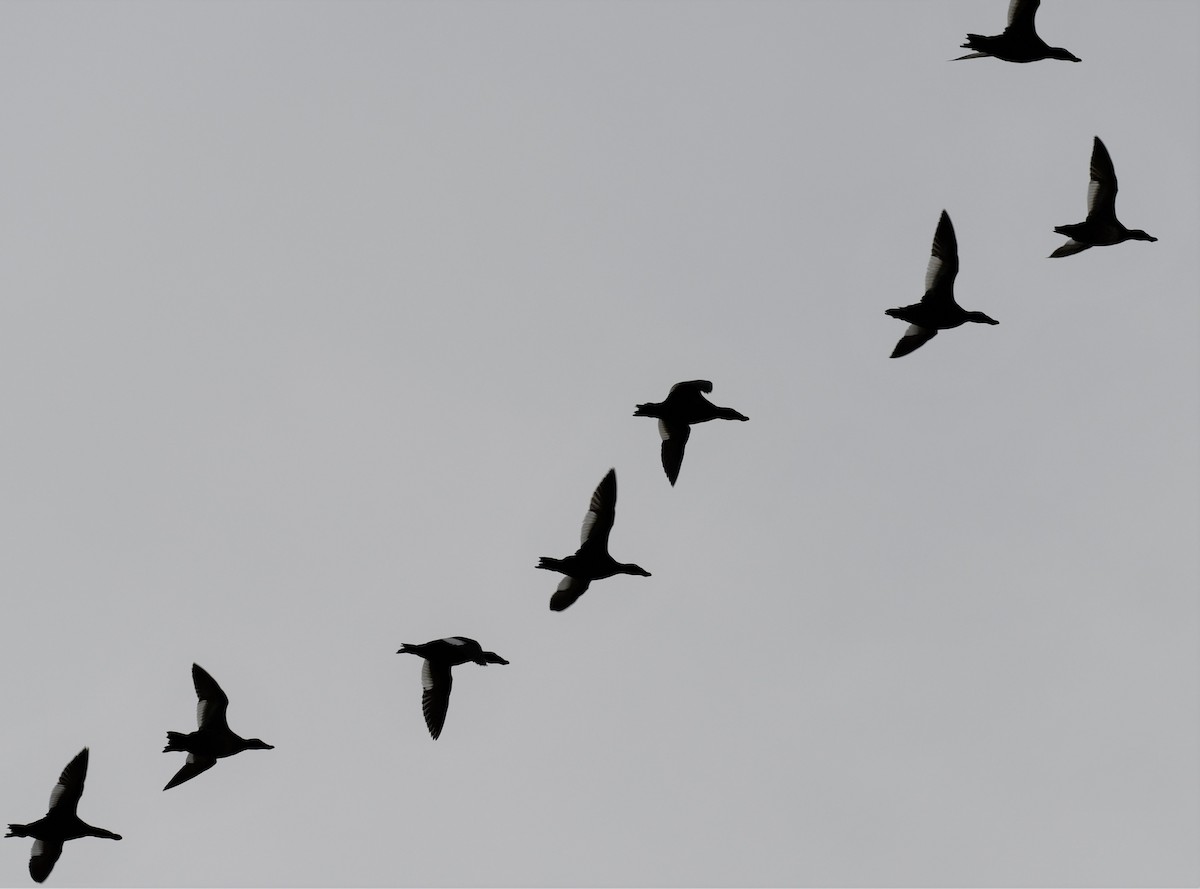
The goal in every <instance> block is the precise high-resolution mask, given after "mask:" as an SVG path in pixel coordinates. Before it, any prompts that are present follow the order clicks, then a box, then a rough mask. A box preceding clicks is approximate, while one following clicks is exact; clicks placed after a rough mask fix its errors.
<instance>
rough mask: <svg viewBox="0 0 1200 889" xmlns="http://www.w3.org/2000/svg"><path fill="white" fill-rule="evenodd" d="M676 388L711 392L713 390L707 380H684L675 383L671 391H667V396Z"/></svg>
mask: <svg viewBox="0 0 1200 889" xmlns="http://www.w3.org/2000/svg"><path fill="white" fill-rule="evenodd" d="M676 389H685V390H686V389H692V390H693V391H697V392H711V391H712V390H713V385H712V382H711V381H709V380H684V381H683V382H682V383H676V384H675V385H674V386H672V387H671V391H670V392H668V393H667V397H668V398H670V397H671V394H672V393H673V392H674V391H675V390H676Z"/></svg>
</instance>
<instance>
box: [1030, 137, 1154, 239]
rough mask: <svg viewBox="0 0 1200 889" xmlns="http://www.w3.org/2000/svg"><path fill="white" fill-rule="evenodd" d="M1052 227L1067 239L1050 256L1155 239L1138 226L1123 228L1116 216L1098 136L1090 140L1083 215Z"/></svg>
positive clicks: (1109, 166)
mask: <svg viewBox="0 0 1200 889" xmlns="http://www.w3.org/2000/svg"><path fill="white" fill-rule="evenodd" d="M1054 230H1055V231H1056V232H1058V233H1059V234H1060V235H1066V236H1067V237H1068V238H1070V240H1069V241H1067V243H1065V244H1063V245H1062V246H1061V247H1059V248H1058V249H1057V250H1055V251H1054V252H1053V253H1051V254H1050V258H1051V259H1054V258H1057V257H1059V256H1070V255H1071V254H1073V253H1082V252H1083V251H1084V250H1086V249H1088V248H1089V247H1109V246H1112V245H1113V244H1120V243H1121V242H1122V241H1157V240H1158V238H1156V237H1153V236H1152V235H1148V234H1146V233H1145V232H1144V231H1142V230H1141V229H1140V228H1133V229H1130V228H1126V227H1125V226H1123V225H1122V224H1121V223H1120V222H1119V221H1118V220H1117V174H1116V172H1115V171H1114V170H1113V162H1112V158H1111V157H1109V156H1108V149H1107V148H1105V147H1104V143H1103V142H1101V141H1100V137H1099V136H1096V137H1094V139H1093V141H1092V165H1091V174H1090V181H1089V182H1088V211H1087V218H1086V219H1084V220H1083V222H1076V223H1075V224H1074V225H1057V226H1055V227H1054Z"/></svg>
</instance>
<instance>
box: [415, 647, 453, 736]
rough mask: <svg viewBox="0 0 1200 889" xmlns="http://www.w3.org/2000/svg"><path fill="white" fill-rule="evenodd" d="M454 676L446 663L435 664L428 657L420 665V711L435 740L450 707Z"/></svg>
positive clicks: (439, 733)
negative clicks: (421, 689)
mask: <svg viewBox="0 0 1200 889" xmlns="http://www.w3.org/2000/svg"><path fill="white" fill-rule="evenodd" d="M453 685H454V677H453V676H451V675H450V667H449V666H447V665H446V664H442V663H438V664H435V663H434V662H433V661H431V660H429V659H428V658H426V659H425V663H424V664H423V665H422V666H421V687H422V688H423V689H424V691H422V692H421V712H422V713H423V714H425V727H426V728H427V729H429V735H430V737H432V738H433V739H434V740H435V741H436V740H437V739H438V736H439V735H441V733H442V726H443V725H445V724H446V711H447V710H449V709H450V688H451V686H453Z"/></svg>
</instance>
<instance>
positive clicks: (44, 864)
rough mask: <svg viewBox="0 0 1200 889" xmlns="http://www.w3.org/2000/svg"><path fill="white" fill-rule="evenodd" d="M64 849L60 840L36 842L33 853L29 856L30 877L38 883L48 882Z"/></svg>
mask: <svg viewBox="0 0 1200 889" xmlns="http://www.w3.org/2000/svg"><path fill="white" fill-rule="evenodd" d="M62 847H63V844H62V842H61V841H60V840H34V841H33V852H32V853H31V854H30V856H29V876H31V877H33V879H34V880H35V881H36V882H38V883H44V882H46V877H48V876H50V871H52V870H54V865H55V863H56V862H57V861H58V856H60V855H62Z"/></svg>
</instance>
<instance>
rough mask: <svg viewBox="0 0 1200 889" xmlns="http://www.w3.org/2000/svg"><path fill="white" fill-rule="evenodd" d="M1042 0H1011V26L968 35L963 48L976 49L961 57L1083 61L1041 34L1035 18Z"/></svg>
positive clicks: (1007, 60) (1009, 8) (1009, 18)
mask: <svg viewBox="0 0 1200 889" xmlns="http://www.w3.org/2000/svg"><path fill="white" fill-rule="evenodd" d="M1041 2H1042V0H1011V2H1010V3H1009V4H1008V25H1007V26H1006V27H1005V29H1004V31H1003V33H1001V34H996V35H995V36H992V37H986V36H984V35H982V34H968V35H967V42H966V43H964V44H963V45H962V48H963V49H972V50H975V52H972V53H969V54H968V55H965V56H959V57H958V58H957V59H954V61H956V62H958V61H962V60H963V59H982V58H984V57H985V56H992V57H993V58H997V59H1000V60H1002V61H1005V62H1040V61H1041V60H1042V59H1060V60H1062V61H1064V62H1078V61H1081V59H1079V58H1078V57H1077V56H1076V55H1075V54H1074V53H1072V52H1069V51H1068V50H1065V49H1063V48H1062V47H1061V46H1050V45H1049V44H1047V43H1046V41H1045V40H1043V39H1042V38H1041V37H1039V36H1038V33H1037V30H1036V29H1035V28H1034V23H1033V20H1034V17H1035V16H1036V15H1037V10H1038V6H1040V5H1041Z"/></svg>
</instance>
